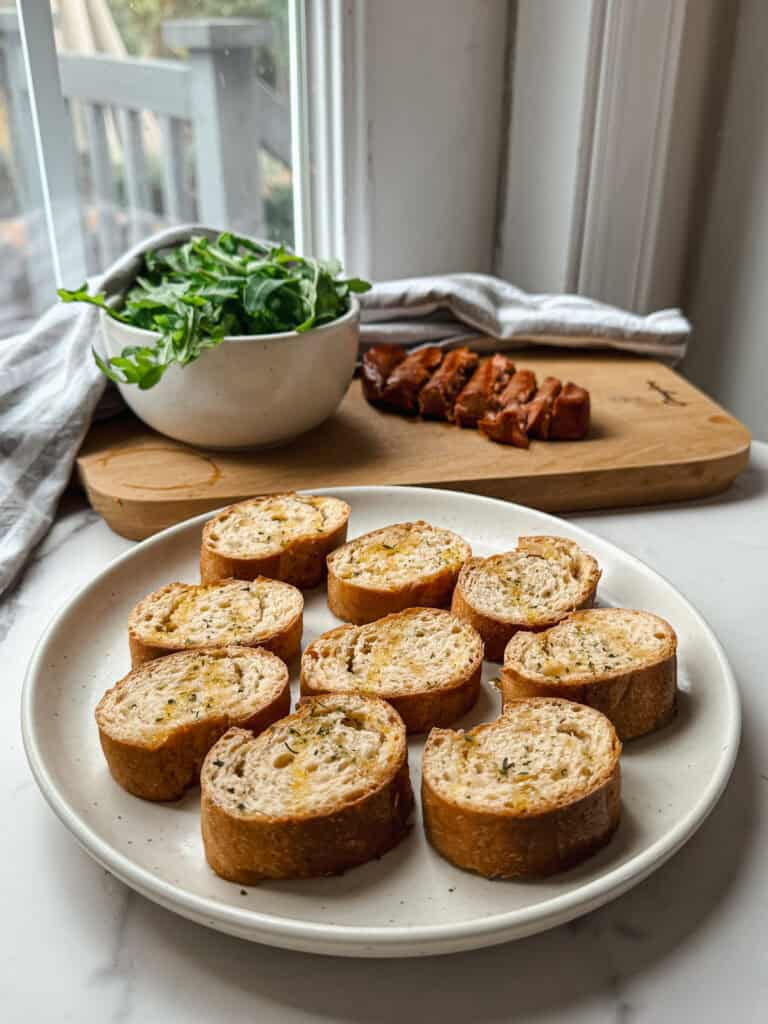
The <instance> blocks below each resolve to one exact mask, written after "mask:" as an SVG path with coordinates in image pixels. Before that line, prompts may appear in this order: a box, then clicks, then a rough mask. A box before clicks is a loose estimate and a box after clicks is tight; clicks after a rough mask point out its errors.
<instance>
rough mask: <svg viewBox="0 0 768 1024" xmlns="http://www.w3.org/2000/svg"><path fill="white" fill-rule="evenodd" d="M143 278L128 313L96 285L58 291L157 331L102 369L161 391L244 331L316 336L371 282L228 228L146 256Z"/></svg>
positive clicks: (126, 305)
mask: <svg viewBox="0 0 768 1024" xmlns="http://www.w3.org/2000/svg"><path fill="white" fill-rule="evenodd" d="M143 263H144V267H143V272H142V273H141V274H139V275H137V277H136V280H135V282H134V284H133V286H132V287H131V288H130V289H129V290H128V291H127V292H126V294H125V295H124V296H123V302H122V305H121V306H120V308H118V309H115V308H113V307H112V306H110V305H108V304H107V299H106V296H105V295H104V294H102V293H97V294H95V295H91V294H90V293H89V291H88V285H87V283H86V284H83V285H81V286H80V288H77V289H74V290H72V291H69V290H68V289H66V288H60V289H59V290H58V295H59V298H60V299H61V301H62V302H87V303H90V304H91V305H94V306H98V307H99V308H101V309H104V310H105V311H106V313H107V314H108V315H109V316H111V317H112V318H113V319H115V320H119V321H120V322H121V323H125V324H131V325H133V326H134V327H140V328H143V329H144V330H148V331H153V332H154V333H156V334H157V335H158V337H157V340H156V341H155V343H154V344H152V345H132V346H128V347H127V348H124V349H123V351H122V352H121V353H120V355H119V356H113V357H112V358H111V359H108V360H104V359H102V357H101V356H99V355H98V353H97V352H96V351H95V350H93V357H94V359H95V361H96V365H97V366H98V367H99V369H100V370H101V372H102V373H103V374H104V375H105V376H106V377H108V378H109V379H110V380H112V381H115V382H116V383H120V384H136V385H138V387H140V388H141V389H143V390H145V389H147V388H151V387H154V386H155V384H157V382H158V381H159V380H160V379H161V377H162V376H163V374H164V373H165V371H166V370H167V369H168V367H169V366H171V365H173V364H174V363H175V364H177V365H179V366H186V365H187V364H188V363H191V362H194V360H196V359H198V358H199V357H200V355H201V354H202V352H204V351H205V350H206V349H209V348H215V347H216V346H217V345H220V344H221V341H222V339H223V338H225V337H228V336H232V335H238V334H273V333H280V332H284V331H308V330H310V328H312V327H314V326H316V325H317V324H323V323H329V322H330V321H332V320H336V319H338V317H340V316H343V315H344V313H346V312H347V310H348V309H349V295H350V294H351V293H360V292H365V291H367V290H368V289H369V288H370V287H371V286H370V284H369V283H368V282H367V281H362V280H361V279H360V278H359V277H352V278H348V279H344V278H340V277H339V274H341V272H342V268H341V264H340V263H339V262H338V260H324V261H320V260H314V259H311V258H309V257H302V256H297V255H296V254H295V253H292V252H290V251H289V250H288V249H286V248H285V246H283V245H275V246H272V247H268V246H264V245H260V244H259V243H258V242H253V241H251V239H249V238H242V237H240V236H239V235H235V234H233V233H232V232H229V231H225V232H223V233H222V234H220V235H219V236H218V238H217V239H216V240H215V241H211V240H210V239H208V238H201V237H197V236H193V237H192V238H190V239H189V240H188V241H186V242H183V243H182V244H181V245H177V246H173V247H172V248H168V249H162V250H153V251H149V252H146V253H144V257H143Z"/></svg>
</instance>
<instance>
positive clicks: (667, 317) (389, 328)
mask: <svg viewBox="0 0 768 1024" xmlns="http://www.w3.org/2000/svg"><path fill="white" fill-rule="evenodd" d="M360 302H361V306H362V320H363V324H362V329H361V342H362V345H363V346H364V347H366V348H368V347H370V346H371V345H376V344H380V343H381V342H389V343H392V344H398V345H412V344H414V343H417V342H424V341H429V342H431V343H433V344H441V345H445V346H447V347H455V346H456V345H458V344H461V343H462V342H463V341H464V340H465V339H466V338H468V337H472V338H473V339H475V336H476V335H478V334H483V335H487V336H488V337H487V338H484V339H481V340H473V344H472V347H473V348H475V349H477V350H478V351H499V350H506V349H510V348H521V347H525V346H527V345H550V346H557V347H559V348H603V349H605V348H609V349H618V350H620V351H624V352H636V353H639V354H641V355H648V356H653V357H655V358H657V359H658V358H661V359H664V360H666V361H668V362H671V363H674V362H678V361H679V360H680V359H682V358H683V356H684V355H685V349H686V344H687V341H688V336H689V335H690V332H691V325H690V323H689V322H688V320H686V318H685V317H684V316H683V314H682V313H681V312H680V310H679V309H663V310H660V311H659V312H658V313H651V314H650V315H648V316H637V315H636V314H634V313H628V312H626V311H625V310H622V309H617V308H616V307H615V306H609V305H607V304H606V303H604V302H596V301H595V300H594V299H587V298H585V297H584V296H582V295H532V294H530V293H528V292H524V291H521V290H520V289H519V288H515V286H514V285H512V284H509V283H508V282H507V281H501V280H500V279H499V278H498V277H489V276H488V275H486V274H444V275H441V276H439V277H413V278H404V279H403V280H401V281H385V282H383V283H381V284H376V285H374V287H373V288H372V289H371V291H370V292H366V293H365V294H363V295H361V296H360Z"/></svg>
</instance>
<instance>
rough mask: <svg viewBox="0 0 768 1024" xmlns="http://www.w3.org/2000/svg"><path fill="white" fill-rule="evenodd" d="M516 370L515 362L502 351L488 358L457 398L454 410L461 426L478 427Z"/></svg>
mask: <svg viewBox="0 0 768 1024" xmlns="http://www.w3.org/2000/svg"><path fill="white" fill-rule="evenodd" d="M514 372H515V364H514V363H513V362H512V360H511V359H510V358H509V357H508V356H505V355H502V354H501V353H500V352H497V353H496V355H494V356H491V358H490V359H486V361H485V362H484V363H483V364H482V365H481V366H480V367H479V368H478V369H477V370H476V371H475V373H474V374H473V376H472V378H471V380H470V381H469V383H468V384H467V385H466V386H465V387H464V389H463V390H462V391H461V392H460V393H459V397H458V398H457V399H456V403H455V405H454V407H453V412H454V418H455V420H456V422H457V423H458V424H459V426H460V427H476V426H477V424H478V422H479V421H480V420H481V419H482V418H483V416H485V414H486V413H487V412H488V411H489V410H490V409H491V408H492V406H493V405H494V404H495V403H496V402H497V400H498V397H499V395H500V394H501V392H502V391H503V390H504V388H505V387H506V386H507V384H508V383H509V380H510V377H511V376H512V374H513V373H514Z"/></svg>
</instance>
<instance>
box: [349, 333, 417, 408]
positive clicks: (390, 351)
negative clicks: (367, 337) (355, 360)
mask: <svg viewBox="0 0 768 1024" xmlns="http://www.w3.org/2000/svg"><path fill="white" fill-rule="evenodd" d="M405 356H406V353H405V350H404V349H403V348H402V347H401V346H400V345H374V346H373V348H369V349H368V351H367V352H366V353H365V355H364V356H363V363H362V366H361V368H360V379H361V381H362V384H363V394H364V395H365V397H366V398H367V399H368V401H369V402H371V403H372V404H373V405H379V404H381V402H382V394H383V392H384V388H385V387H386V384H387V380H388V378H389V375H390V374H391V373H392V371H393V370H394V368H395V367H396V366H397V365H398V364H399V363H402V361H403V360H404V359H405Z"/></svg>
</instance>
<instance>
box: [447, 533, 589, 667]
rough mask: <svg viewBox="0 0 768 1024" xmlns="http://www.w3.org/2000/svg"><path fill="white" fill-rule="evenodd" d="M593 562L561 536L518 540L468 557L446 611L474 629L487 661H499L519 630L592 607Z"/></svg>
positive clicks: (541, 626) (543, 626)
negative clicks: (509, 547)
mask: <svg viewBox="0 0 768 1024" xmlns="http://www.w3.org/2000/svg"><path fill="white" fill-rule="evenodd" d="M599 579H600V570H599V568H598V566H597V562H596V561H595V559H594V558H593V557H592V556H591V555H588V554H587V553H586V551H582V549H581V548H580V547H579V546H578V544H574V542H573V541H572V540H566V539H565V537H520V539H519V540H518V542H517V548H516V549H515V550H514V551H507V552H505V553H504V554H501V555H491V557H490V558H472V559H470V561H468V562H467V564H466V565H465V566H464V568H463V569H462V570H461V574H460V575H459V581H458V583H457V585H456V589H455V591H454V593H453V604H452V606H451V611H452V612H453V614H454V615H458V617H459V618H460V619H464V620H465V621H466V622H469V623H470V624H471V625H473V626H474V627H475V629H476V630H477V631H478V633H479V634H480V636H481V637H482V638H483V643H484V644H485V656H486V658H487V659H488V660H489V661H501V660H502V658H503V657H504V648H505V647H506V646H507V644H508V643H509V640H510V637H512V636H513V635H514V634H515V633H516V632H517V631H518V630H519V629H529V630H530V629H547V628H548V627H549V626H553V625H554V624H555V623H556V622H559V621H560V619H562V618H564V617H565V616H566V615H568V614H569V613H570V612H572V611H573V610H574V609H576V608H584V607H587V606H589V605H591V604H592V602H593V601H594V598H595V591H596V590H597V583H598V580H599Z"/></svg>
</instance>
